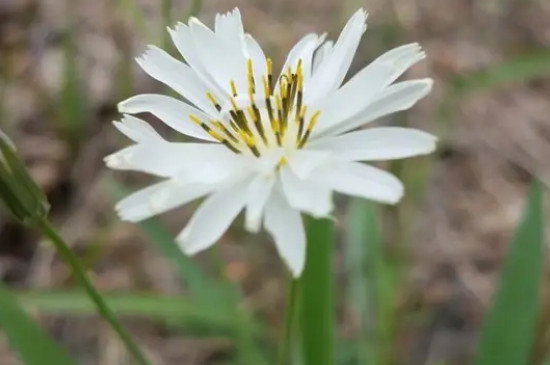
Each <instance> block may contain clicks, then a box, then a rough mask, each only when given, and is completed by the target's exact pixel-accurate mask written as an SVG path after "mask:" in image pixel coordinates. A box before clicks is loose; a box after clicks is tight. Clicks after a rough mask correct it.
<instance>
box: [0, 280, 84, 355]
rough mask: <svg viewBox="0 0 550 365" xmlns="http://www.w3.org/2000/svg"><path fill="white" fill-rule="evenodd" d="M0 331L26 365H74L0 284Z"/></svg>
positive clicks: (0, 283)
mask: <svg viewBox="0 0 550 365" xmlns="http://www.w3.org/2000/svg"><path fill="white" fill-rule="evenodd" d="M0 303H1V304H0V328H1V329H2V332H3V333H4V334H5V335H6V336H7V338H8V340H9V344H10V347H11V348H12V349H13V350H14V351H15V352H16V353H17V355H18V357H19V359H21V360H22V361H23V362H24V363H25V364H26V365H44V364H56V365H76V362H75V361H73V360H71V358H70V357H69V356H68V354H67V353H66V352H65V350H64V349H62V348H61V347H60V346H59V345H58V344H56V343H55V342H54V341H53V340H52V339H51V338H50V337H49V335H48V334H47V333H46V332H45V331H44V330H43V329H42V328H41V327H40V326H39V325H38V324H37V323H36V322H35V321H34V320H33V319H32V318H31V317H30V316H29V315H28V314H27V312H25V311H24V310H23V309H22V308H21V306H20V305H19V302H18V301H17V299H16V298H15V297H14V296H13V295H12V294H11V293H10V291H9V290H8V289H7V288H6V287H5V286H4V284H3V283H2V282H1V281H0Z"/></svg>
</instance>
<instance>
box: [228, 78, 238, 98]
mask: <svg viewBox="0 0 550 365" xmlns="http://www.w3.org/2000/svg"><path fill="white" fill-rule="evenodd" d="M229 85H230V86H231V93H232V94H233V96H237V84H236V83H235V80H231V81H230V82H229Z"/></svg>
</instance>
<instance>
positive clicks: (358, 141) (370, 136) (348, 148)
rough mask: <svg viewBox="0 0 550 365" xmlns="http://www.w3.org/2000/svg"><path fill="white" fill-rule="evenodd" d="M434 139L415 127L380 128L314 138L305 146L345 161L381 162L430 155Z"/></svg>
mask: <svg viewBox="0 0 550 365" xmlns="http://www.w3.org/2000/svg"><path fill="white" fill-rule="evenodd" d="M436 141H437V137H435V136H433V135H431V134H429V133H426V132H424V131H421V130H418V129H412V128H401V127H380V128H369V129H365V130H361V131H357V132H350V133H346V134H342V135H340V136H336V137H328V138H324V139H320V140H317V141H313V142H312V143H310V144H309V145H308V148H311V149H314V150H329V151H332V152H335V153H336V155H337V156H338V157H340V158H343V159H346V160H353V161H381V160H393V159H399V158H406V157H412V156H418V155H426V154H429V153H431V152H433V151H434V150H435V143H436Z"/></svg>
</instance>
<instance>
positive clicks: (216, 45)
mask: <svg viewBox="0 0 550 365" xmlns="http://www.w3.org/2000/svg"><path fill="white" fill-rule="evenodd" d="M189 28H190V29H191V33H192V35H193V37H192V38H193V41H194V44H195V50H196V51H197V53H198V54H199V56H200V60H201V61H202V63H203V64H204V67H205V68H206V70H208V72H209V73H210V74H211V75H212V78H213V79H214V80H215V81H216V83H217V84H218V85H219V86H220V87H221V88H222V89H223V90H225V91H226V92H227V93H229V92H230V91H231V87H230V83H231V81H232V80H233V81H235V83H236V85H237V89H238V92H239V93H246V92H247V90H248V80H247V74H246V58H245V53H244V52H245V47H246V46H245V42H244V36H242V37H241V39H239V40H238V42H237V41H234V42H226V41H224V40H223V39H222V38H220V37H218V36H217V35H216V34H215V33H214V32H212V31H211V30H210V29H208V28H207V27H206V26H205V25H204V24H202V23H201V22H200V21H199V20H198V19H196V18H191V19H190V20H189ZM237 43H238V44H237Z"/></svg>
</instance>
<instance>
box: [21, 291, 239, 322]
mask: <svg viewBox="0 0 550 365" xmlns="http://www.w3.org/2000/svg"><path fill="white" fill-rule="evenodd" d="M17 297H18V299H19V300H20V301H21V303H22V304H23V305H24V306H26V307H29V308H32V309H37V310H39V311H43V312H46V313H49V314H63V315H67V314H72V315H95V309H94V306H93V303H92V302H91V301H90V299H89V298H88V297H87V296H86V295H85V294H84V293H82V292H79V291H59V292H41V291H30V292H20V293H18V294H17ZM103 297H104V299H105V301H106V302H107V304H108V305H109V306H110V307H111V309H112V310H113V312H115V313H116V314H118V315H121V316H144V317H148V318H157V319H163V320H168V321H176V320H177V321H195V322H201V323H204V324H207V325H216V326H220V327H226V326H228V327H231V326H234V325H235V317H234V316H232V315H229V314H228V313H227V312H224V311H219V312H217V313H213V312H212V311H211V310H210V309H209V308H205V307H204V306H202V305H199V304H197V303H195V302H193V301H192V300H190V298H188V297H182V296H171V297H168V296H159V295H153V294H137V293H117V294H105V295H104V296H103Z"/></svg>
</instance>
